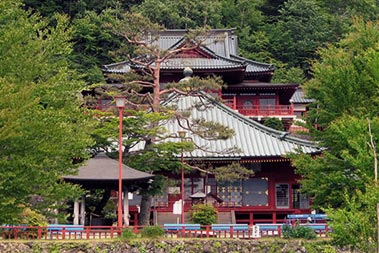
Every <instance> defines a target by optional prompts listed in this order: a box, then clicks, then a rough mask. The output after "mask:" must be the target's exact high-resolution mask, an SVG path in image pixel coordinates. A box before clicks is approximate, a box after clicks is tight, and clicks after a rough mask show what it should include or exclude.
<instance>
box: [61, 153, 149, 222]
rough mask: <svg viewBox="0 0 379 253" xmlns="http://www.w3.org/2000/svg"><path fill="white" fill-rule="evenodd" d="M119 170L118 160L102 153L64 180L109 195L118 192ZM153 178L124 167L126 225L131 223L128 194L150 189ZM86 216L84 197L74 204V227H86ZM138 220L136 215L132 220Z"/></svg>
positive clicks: (107, 197) (106, 198)
mask: <svg viewBox="0 0 379 253" xmlns="http://www.w3.org/2000/svg"><path fill="white" fill-rule="evenodd" d="M118 168H119V164H118V161H117V160H115V159H112V158H109V157H108V156H107V155H106V154H104V153H100V154H98V155H96V156H95V157H93V158H91V159H89V160H88V161H87V162H86V164H85V165H83V166H81V167H80V168H79V171H78V174H77V175H69V176H65V177H64V180H65V181H67V182H71V183H74V184H79V185H81V186H82V187H83V188H85V189H88V190H92V189H104V190H106V192H108V193H110V192H111V191H113V192H115V191H117V190H118V180H119V176H118V175H119V174H118V173H119V171H118ZM153 178H154V175H152V174H148V173H145V172H142V171H138V170H135V169H133V168H130V167H128V166H126V165H125V164H123V165H122V185H123V193H122V194H123V210H124V212H123V213H124V224H129V223H130V220H129V215H130V214H129V201H128V193H129V192H133V191H135V190H136V189H138V188H139V187H148V185H149V182H150V181H151V180H153ZM104 198H105V199H104V201H105V202H106V201H107V200H108V199H109V196H105V197H104ZM79 204H80V207H79ZM104 204H105V203H104ZM134 211H135V210H134ZM133 213H135V212H133ZM85 216H86V213H85V197H84V196H83V197H82V200H81V202H80V203H79V201H75V203H74V222H73V223H74V225H77V224H83V225H84V224H85ZM136 219H138V217H137V215H134V216H133V217H132V220H133V221H136ZM90 220H92V219H90Z"/></svg>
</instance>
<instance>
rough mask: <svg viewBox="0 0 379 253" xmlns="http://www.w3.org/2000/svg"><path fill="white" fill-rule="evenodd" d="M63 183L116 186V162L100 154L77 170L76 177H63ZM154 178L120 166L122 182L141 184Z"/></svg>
mask: <svg viewBox="0 0 379 253" xmlns="http://www.w3.org/2000/svg"><path fill="white" fill-rule="evenodd" d="M63 178H64V180H65V181H68V182H73V183H78V184H83V185H89V184H99V185H102V184H108V185H114V184H116V185H117V182H118V161H117V160H114V159H111V158H109V157H108V156H107V155H105V154H104V153H100V154H98V155H97V156H95V157H94V158H91V159H89V160H88V161H87V162H86V164H85V165H83V166H82V167H80V168H79V171H78V174H77V175H69V176H64V177H63ZM151 178H154V175H152V174H148V173H145V172H142V171H138V170H135V169H133V168H130V167H128V166H126V165H125V164H123V165H122V181H123V182H126V183H128V182H131V183H135V182H142V181H148V180H149V179H151Z"/></svg>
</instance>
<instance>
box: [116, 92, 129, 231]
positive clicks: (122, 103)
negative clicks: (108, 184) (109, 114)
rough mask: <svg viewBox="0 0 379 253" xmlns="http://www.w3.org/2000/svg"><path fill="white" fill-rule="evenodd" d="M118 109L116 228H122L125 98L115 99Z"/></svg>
mask: <svg viewBox="0 0 379 253" xmlns="http://www.w3.org/2000/svg"><path fill="white" fill-rule="evenodd" d="M115 100H116V107H117V108H118V120H119V121H118V122H119V123H118V204H117V205H118V209H117V212H118V213H117V226H118V228H119V229H121V227H122V114H123V110H124V108H125V102H126V98H125V97H115Z"/></svg>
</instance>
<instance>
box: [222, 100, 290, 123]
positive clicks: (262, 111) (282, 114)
mask: <svg viewBox="0 0 379 253" xmlns="http://www.w3.org/2000/svg"><path fill="white" fill-rule="evenodd" d="M223 102H224V104H225V105H226V106H228V107H230V108H231V109H233V110H235V111H238V112H239V113H241V114H242V115H244V116H248V117H253V118H258V119H260V118H265V117H277V118H280V119H281V118H295V117H296V115H295V113H294V107H293V105H264V106H260V105H251V106H239V105H237V103H236V102H235V100H233V99H224V100H223Z"/></svg>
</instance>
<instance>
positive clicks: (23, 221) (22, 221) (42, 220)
mask: <svg viewBox="0 0 379 253" xmlns="http://www.w3.org/2000/svg"><path fill="white" fill-rule="evenodd" d="M13 225H15V226H28V227H29V228H25V229H19V231H18V232H17V235H16V234H15V233H16V232H15V231H14V230H8V229H4V231H1V232H2V236H3V237H4V238H7V239H10V238H14V237H16V236H17V237H20V238H22V237H24V236H26V235H27V236H28V238H37V236H38V227H46V226H47V225H48V222H47V219H46V217H45V216H44V215H42V214H40V213H38V212H37V211H34V210H32V209H30V208H29V207H26V208H24V210H23V211H22V213H21V214H20V217H19V218H18V222H17V224H13ZM31 227H32V228H31ZM46 232H47V231H46V229H43V230H41V233H42V234H41V235H43V234H44V233H46ZM25 239H26V238H25Z"/></svg>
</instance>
